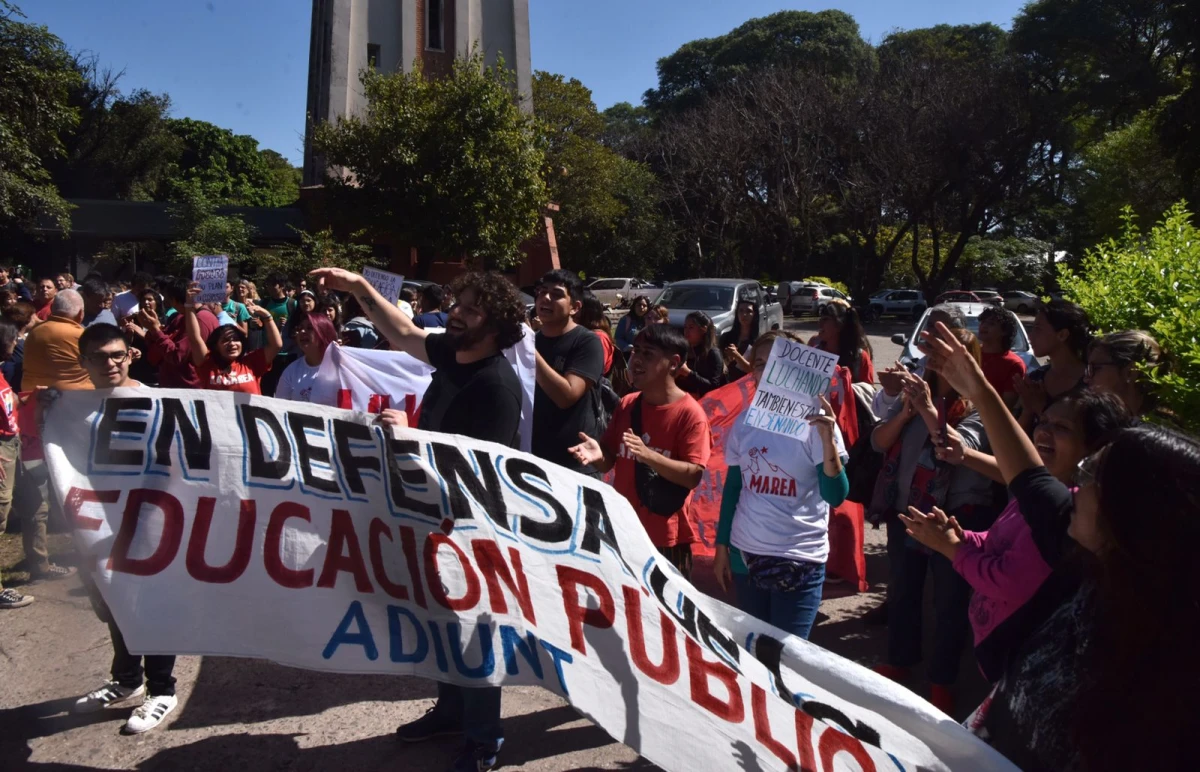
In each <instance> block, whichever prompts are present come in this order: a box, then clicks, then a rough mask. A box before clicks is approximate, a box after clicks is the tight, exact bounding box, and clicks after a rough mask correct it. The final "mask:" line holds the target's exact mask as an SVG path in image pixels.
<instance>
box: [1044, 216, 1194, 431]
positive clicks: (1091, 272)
mask: <svg viewBox="0 0 1200 772" xmlns="http://www.w3.org/2000/svg"><path fill="white" fill-rule="evenodd" d="M1059 282H1060V284H1061V285H1062V288H1063V292H1064V294H1065V295H1066V296H1067V297H1068V298H1070V299H1071V300H1072V301H1074V302H1076V303H1078V304H1079V305H1080V306H1082V307H1083V308H1084V309H1086V310H1087V312H1088V315H1089V316H1090V317H1091V320H1092V323H1093V325H1095V327H1096V329H1097V330H1099V331H1100V332H1117V331H1120V330H1139V329H1140V330H1147V331H1149V332H1150V333H1151V334H1152V335H1153V336H1154V337H1155V339H1156V340H1157V341H1158V342H1159V344H1160V345H1161V346H1162V347H1163V348H1164V349H1165V350H1166V351H1167V352H1168V353H1169V354H1170V355H1171V356H1172V357H1173V358H1174V359H1175V361H1176V363H1177V368H1176V369H1175V370H1174V371H1173V372H1170V373H1166V374H1153V376H1152V377H1153V378H1154V380H1155V382H1156V383H1157V384H1158V385H1159V386H1160V387H1161V388H1160V395H1161V396H1160V398H1161V400H1162V402H1163V403H1164V404H1165V406H1166V407H1168V408H1170V409H1171V410H1172V411H1173V412H1175V413H1176V414H1177V415H1178V416H1180V417H1181V418H1182V419H1183V421H1184V422H1185V423H1186V424H1187V425H1188V427H1189V428H1190V429H1191V430H1192V431H1200V314H1197V313H1196V309H1197V308H1200V229H1197V228H1196V226H1195V224H1194V222H1193V219H1192V216H1191V213H1190V212H1189V211H1188V209H1187V206H1186V205H1185V204H1183V203H1182V202H1181V203H1179V204H1176V205H1175V206H1174V207H1172V208H1171V209H1170V210H1168V211H1167V213H1166V214H1165V215H1164V217H1163V220H1162V221H1161V222H1160V223H1159V224H1158V225H1156V226H1154V227H1153V228H1152V229H1151V230H1150V232H1149V233H1142V232H1141V230H1139V228H1138V227H1137V225H1136V218H1135V216H1134V215H1133V212H1132V210H1126V213H1125V227H1124V232H1123V233H1122V234H1121V235H1120V236H1119V237H1118V238H1114V239H1110V240H1108V241H1106V242H1105V243H1103V244H1101V245H1100V246H1098V247H1096V248H1095V249H1092V250H1089V251H1088V253H1087V254H1086V255H1085V256H1084V258H1083V260H1082V262H1081V263H1080V265H1079V268H1078V270H1073V269H1071V268H1069V267H1066V266H1063V267H1062V268H1061V269H1060V275H1059Z"/></svg>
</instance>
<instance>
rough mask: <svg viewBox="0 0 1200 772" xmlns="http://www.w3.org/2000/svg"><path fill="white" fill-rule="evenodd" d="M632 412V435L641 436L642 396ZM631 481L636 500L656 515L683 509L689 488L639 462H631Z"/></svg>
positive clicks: (667, 514) (630, 419) (666, 515)
mask: <svg viewBox="0 0 1200 772" xmlns="http://www.w3.org/2000/svg"><path fill="white" fill-rule="evenodd" d="M632 410H633V412H632V413H631V414H630V416H629V425H630V428H632V429H633V433H634V434H636V435H637V436H639V437H641V436H642V395H641V394H639V395H638V396H637V399H635V400H634V401H633V407H632ZM633 475H634V477H633V480H634V484H635V485H636V487H637V494H638V499H640V500H641V502H642V506H644V507H645V508H646V509H648V510H650V511H651V512H653V513H654V514H656V515H662V516H663V517H670V516H671V515H673V514H675V513H676V512H678V511H679V510H681V509H683V503H684V502H685V501H687V497H688V494H689V493H691V492H692V490H691V488H685V487H683V486H682V485H677V484H675V483H673V482H671V481H670V480H667V479H664V478H663V477H662V475H660V474H659V473H658V472H656V471H654V470H653V469H651V468H650V467H649V466H647V465H645V464H643V463H641V462H640V461H634V462H633Z"/></svg>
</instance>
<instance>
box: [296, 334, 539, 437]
mask: <svg viewBox="0 0 1200 772" xmlns="http://www.w3.org/2000/svg"><path fill="white" fill-rule="evenodd" d="M524 330H525V337H524V338H522V339H521V341H520V342H519V343H517V345H515V346H513V347H511V348H507V349H505V350H504V358H505V359H507V360H508V363H509V364H510V365H512V366H513V369H514V370H516V371H517V378H519V379H520V381H521V450H524V451H529V449H530V447H531V446H532V443H533V395H534V388H535V376H536V369H535V368H536V367H537V355H536V350H535V349H534V339H535V336H534V333H533V330H531V329H529V327H527V326H526V327H525V328H524ZM428 332H429V333H431V334H441V333H444V332H445V330H444V329H441V328H436V329H432V330H429V331H428ZM432 376H433V368H432V367H430V366H429V365H427V364H425V363H424V362H422V361H420V360H418V359H414V358H413V357H410V356H409V355H408V354H405V353H404V352H402V351H378V350H375V349H359V348H346V347H344V346H330V347H329V350H328V351H327V352H326V354H325V359H324V360H323V361H322V362H321V369H320V370H318V371H317V379H316V381H315V382H314V383H313V389H312V396H311V400H312V401H313V402H315V403H317V404H319V405H337V406H338V407H340V408H343V409H345V410H360V411H362V412H364V413H379V412H381V411H383V410H387V409H388V408H392V409H394V410H403V411H404V412H406V413H408V423H409V426H416V425H417V421H416V419H417V413H418V411H419V410H420V407H421V401H422V400H423V399H424V398H425V390H426V389H427V388H429V381H430V378H431V377H432Z"/></svg>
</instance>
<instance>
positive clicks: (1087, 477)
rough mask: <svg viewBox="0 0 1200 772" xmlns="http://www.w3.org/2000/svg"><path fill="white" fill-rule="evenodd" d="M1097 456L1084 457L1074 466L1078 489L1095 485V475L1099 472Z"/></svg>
mask: <svg viewBox="0 0 1200 772" xmlns="http://www.w3.org/2000/svg"><path fill="white" fill-rule="evenodd" d="M1099 467H1100V459H1099V456H1098V455H1096V454H1093V455H1091V456H1087V457H1085V458H1084V459H1083V460H1082V461H1080V462H1079V463H1078V464H1077V465H1076V466H1075V482H1076V483H1077V484H1078V485H1079V487H1080V488H1082V487H1084V486H1085V485H1095V484H1096V474H1097V472H1099V471H1100V469H1099Z"/></svg>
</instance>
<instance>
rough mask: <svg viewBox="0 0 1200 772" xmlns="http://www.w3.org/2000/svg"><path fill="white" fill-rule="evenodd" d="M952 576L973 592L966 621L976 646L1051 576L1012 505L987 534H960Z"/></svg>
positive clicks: (1016, 509) (1027, 600)
mask: <svg viewBox="0 0 1200 772" xmlns="http://www.w3.org/2000/svg"><path fill="white" fill-rule="evenodd" d="M954 570H955V571H957V572H958V573H959V574H961V575H962V577H963V578H964V579H966V580H967V583H968V584H970V585H971V587H972V588H974V590H975V594H974V595H973V596H971V609H970V619H971V630H972V632H974V634H975V645H976V646H978V645H979V643H980V642H981V641H982V640H983V639H985V638H987V637H988V635H990V634H991V632H992V630H995V629H996V627H997V626H999V625H1000V623H1001V622H1003V621H1004V620H1006V619H1008V618H1009V617H1010V616H1012V614H1013V612H1015V611H1016V610H1017V609H1019V608H1020V607H1021V606H1023V605H1025V604H1026V603H1028V602H1029V599H1030V598H1032V597H1033V594H1034V593H1035V592H1037V589H1038V588H1039V587H1041V586H1042V582H1044V581H1046V577H1048V576H1050V566H1049V565H1047V563H1046V561H1045V560H1043V559H1042V556H1041V553H1039V552H1038V548H1037V545H1036V544H1035V543H1034V541H1033V532H1032V531H1030V530H1029V525H1028V524H1027V523H1026V522H1025V517H1024V516H1023V515H1022V514H1021V510H1020V507H1019V505H1018V503H1017V500H1016V499H1013V500H1012V501H1010V502H1009V503H1008V506H1007V507H1005V508H1004V511H1003V512H1001V513H1000V516H999V517H997V518H996V522H994V523H992V527H991V528H989V529H988V530H987V531H964V532H963V543H962V546H960V547H959V548H958V554H957V555H955V556H954Z"/></svg>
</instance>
